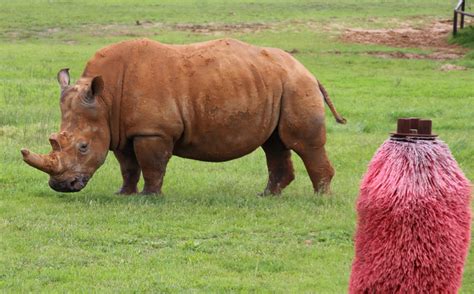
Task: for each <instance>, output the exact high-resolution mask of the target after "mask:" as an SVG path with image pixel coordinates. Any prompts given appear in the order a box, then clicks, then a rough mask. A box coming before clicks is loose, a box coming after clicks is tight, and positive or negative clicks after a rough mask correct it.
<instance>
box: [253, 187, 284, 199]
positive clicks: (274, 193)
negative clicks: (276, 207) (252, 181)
mask: <svg viewBox="0 0 474 294" xmlns="http://www.w3.org/2000/svg"><path fill="white" fill-rule="evenodd" d="M280 195H281V189H280V190H279V191H271V190H270V189H268V188H266V189H265V190H263V192H262V193H258V194H257V196H260V197H266V196H280Z"/></svg>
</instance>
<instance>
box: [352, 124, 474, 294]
mask: <svg viewBox="0 0 474 294" xmlns="http://www.w3.org/2000/svg"><path fill="white" fill-rule="evenodd" d="M470 199H471V184H470V183H469V181H468V180H467V179H466V177H465V176H464V174H463V173H462V171H461V170H460V169H459V166H458V164H457V163H456V160H455V159H454V158H453V156H452V155H451V152H450V151H449V148H448V146H447V145H446V144H445V143H444V142H442V141H440V140H438V139H436V135H432V134H431V121H429V120H419V119H399V120H398V128H397V132H396V133H393V134H392V136H391V138H390V139H388V140H387V141H385V142H384V143H383V144H382V146H381V147H380V148H379V150H378V151H377V152H376V154H375V156H374V158H372V161H371V162H370V165H369V168H368V171H367V173H366V174H365V176H364V178H363V181H362V184H361V187H360V194H359V199H358V201H357V213H358V227H357V232H356V236H355V258H354V262H353V265H352V273H351V278H350V285H349V293H457V291H458V289H459V288H460V286H461V279H462V273H463V268H464V262H465V259H466V255H467V252H468V247H469V241H470V234H471V233H470V224H471V211H470Z"/></svg>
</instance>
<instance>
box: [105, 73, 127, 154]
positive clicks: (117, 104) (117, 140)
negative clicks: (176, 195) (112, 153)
mask: <svg viewBox="0 0 474 294" xmlns="http://www.w3.org/2000/svg"><path fill="white" fill-rule="evenodd" d="M125 70H126V67H125V66H124V68H123V70H122V75H121V77H120V81H119V83H118V84H119V85H121V86H120V88H119V89H117V90H118V91H116V92H115V93H111V94H112V97H111V107H110V119H109V128H110V147H109V149H110V150H117V149H120V147H121V145H123V144H124V143H125V140H121V137H122V136H121V135H122V130H121V127H120V125H121V123H120V116H121V115H120V114H121V113H120V112H121V108H122V107H121V105H122V99H123V92H124V88H125Z"/></svg>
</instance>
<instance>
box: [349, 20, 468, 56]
mask: <svg viewBox="0 0 474 294" xmlns="http://www.w3.org/2000/svg"><path fill="white" fill-rule="evenodd" d="M451 29H452V23H451V20H442V21H434V22H431V23H429V24H425V25H424V26H423V27H418V28H415V27H410V26H408V25H407V24H405V25H404V26H403V27H402V28H397V29H378V30H366V29H357V28H350V29H346V31H345V32H344V33H343V35H342V37H341V39H342V40H343V41H345V42H351V43H361V44H379V45H385V46H391V47H398V48H420V49H427V50H432V51H434V52H433V53H430V54H415V53H403V52H369V53H368V54H370V55H374V56H378V57H382V58H407V59H436V60H445V59H455V58H460V57H462V56H463V55H464V54H465V53H466V49H465V48H462V47H460V46H458V45H453V44H449V43H448V41H447V39H448V35H449V34H450V33H451Z"/></svg>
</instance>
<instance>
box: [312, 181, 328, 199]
mask: <svg viewBox="0 0 474 294" xmlns="http://www.w3.org/2000/svg"><path fill="white" fill-rule="evenodd" d="M314 194H316V195H321V196H322V195H332V191H331V179H324V180H322V181H321V182H319V184H318V185H317V189H314Z"/></svg>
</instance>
